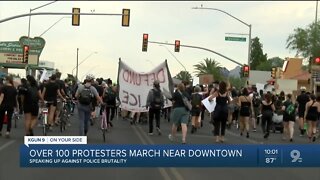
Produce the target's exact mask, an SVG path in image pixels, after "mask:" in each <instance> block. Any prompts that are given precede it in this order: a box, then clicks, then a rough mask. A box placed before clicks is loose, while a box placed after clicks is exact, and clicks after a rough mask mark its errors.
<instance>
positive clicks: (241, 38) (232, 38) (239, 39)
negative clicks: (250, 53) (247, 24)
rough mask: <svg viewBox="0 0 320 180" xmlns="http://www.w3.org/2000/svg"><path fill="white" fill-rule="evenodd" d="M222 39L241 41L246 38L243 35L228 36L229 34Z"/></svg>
mask: <svg viewBox="0 0 320 180" xmlns="http://www.w3.org/2000/svg"><path fill="white" fill-rule="evenodd" d="M224 40H226V41H241V42H245V41H246V38H245V37H230V36H226V37H225V38H224Z"/></svg>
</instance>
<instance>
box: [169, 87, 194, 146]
mask: <svg viewBox="0 0 320 180" xmlns="http://www.w3.org/2000/svg"><path fill="white" fill-rule="evenodd" d="M183 97H186V98H188V99H189V100H190V98H189V96H188V94H187V92H186V91H185V86H184V84H183V83H180V84H179V85H178V88H177V90H176V91H175V92H174V94H173V96H172V103H173V106H172V108H173V109H172V113H171V120H172V121H173V124H172V128H171V134H169V136H168V137H169V139H170V141H174V139H175V136H176V133H177V128H178V125H179V124H181V129H182V144H185V143H186V136H187V131H188V127H187V123H188V120H189V112H188V110H187V108H186V107H185V105H184V102H183Z"/></svg>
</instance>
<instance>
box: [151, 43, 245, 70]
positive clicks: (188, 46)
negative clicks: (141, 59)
mask: <svg viewBox="0 0 320 180" xmlns="http://www.w3.org/2000/svg"><path fill="white" fill-rule="evenodd" d="M148 43H153V44H163V45H175V44H171V43H163V42H156V41H148ZM180 47H187V48H194V49H201V50H204V51H209V52H211V53H214V54H217V55H219V56H221V57H223V58H225V59H227V60H229V61H231V62H233V63H235V64H237V65H239V66H243V64H241V63H239V62H238V61H236V60H233V59H231V58H229V57H227V56H225V55H223V54H221V53H218V52H216V51H213V50H211V49H207V48H203V47H199V46H191V45H181V44H180Z"/></svg>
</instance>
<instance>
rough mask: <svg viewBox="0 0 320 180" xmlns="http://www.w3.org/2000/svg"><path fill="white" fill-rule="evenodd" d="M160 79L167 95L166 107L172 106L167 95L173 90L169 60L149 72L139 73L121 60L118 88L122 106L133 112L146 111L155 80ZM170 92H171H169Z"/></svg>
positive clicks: (161, 87)
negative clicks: (148, 97)
mask: <svg viewBox="0 0 320 180" xmlns="http://www.w3.org/2000/svg"><path fill="white" fill-rule="evenodd" d="M155 80H159V81H160V89H161V90H162V92H164V94H165V95H166V96H164V99H165V107H170V106H172V102H171V101H170V100H168V98H167V96H170V94H169V93H171V94H172V92H173V83H172V78H171V74H170V71H169V68H168V65H167V61H165V62H163V63H161V64H160V65H159V66H157V67H156V68H154V69H153V70H151V71H150V72H148V73H139V72H136V71H135V70H134V69H132V68H131V67H129V66H128V65H126V64H125V63H124V62H122V61H121V60H120V61H119V69H118V89H119V99H120V103H121V104H120V108H122V109H124V110H127V111H133V112H146V111H148V110H147V109H146V103H147V96H148V93H149V91H150V89H152V88H153V82H154V81H155ZM168 92H169V93H168Z"/></svg>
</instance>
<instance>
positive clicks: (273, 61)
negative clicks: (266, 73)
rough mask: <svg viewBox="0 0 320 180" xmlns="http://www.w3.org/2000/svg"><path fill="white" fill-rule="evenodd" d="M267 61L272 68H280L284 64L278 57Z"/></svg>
mask: <svg viewBox="0 0 320 180" xmlns="http://www.w3.org/2000/svg"><path fill="white" fill-rule="evenodd" d="M268 61H270V63H271V66H272V67H282V66H283V63H284V59H281V58H279V57H273V58H270V59H268Z"/></svg>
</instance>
